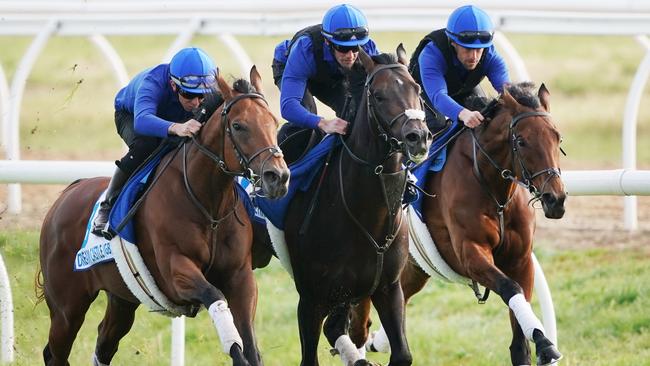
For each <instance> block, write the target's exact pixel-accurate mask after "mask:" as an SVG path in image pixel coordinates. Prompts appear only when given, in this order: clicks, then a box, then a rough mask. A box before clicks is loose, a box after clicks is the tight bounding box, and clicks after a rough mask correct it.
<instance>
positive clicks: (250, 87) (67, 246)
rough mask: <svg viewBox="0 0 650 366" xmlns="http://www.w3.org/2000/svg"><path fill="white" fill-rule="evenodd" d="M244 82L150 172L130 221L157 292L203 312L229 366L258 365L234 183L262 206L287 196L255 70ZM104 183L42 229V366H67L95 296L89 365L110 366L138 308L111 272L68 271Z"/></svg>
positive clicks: (108, 266) (59, 210) (58, 210)
mask: <svg viewBox="0 0 650 366" xmlns="http://www.w3.org/2000/svg"><path fill="white" fill-rule="evenodd" d="M250 80H251V82H250V83H249V82H248V81H246V80H243V79H240V80H237V81H236V82H235V83H234V84H233V88H234V89H233V88H231V87H230V86H229V85H228V84H227V83H226V82H225V81H224V80H223V79H222V78H221V77H219V78H218V86H219V90H220V92H221V94H222V96H223V98H224V100H225V102H224V104H223V105H221V106H220V107H219V109H217V111H216V112H215V113H214V114H212V116H211V117H210V118H209V120H208V121H207V122H206V123H205V124H204V126H203V128H202V129H201V131H200V133H199V134H198V135H197V136H196V137H193V138H192V139H188V140H187V141H185V142H184V144H183V145H182V146H181V147H180V148H179V150H182V153H178V154H172V153H171V152H170V153H169V154H168V155H167V156H166V157H165V158H163V160H162V163H161V164H160V166H161V167H162V166H164V165H165V164H166V163H169V164H168V165H167V166H166V169H161V168H160V167H159V168H158V169H159V170H160V171H158V172H157V173H156V176H157V181H156V183H155V184H154V185H153V186H152V187H151V189H150V191H149V193H148V194H147V195H146V196H145V198H144V202H143V204H142V206H141V207H140V208H139V209H138V211H137V213H136V215H135V231H136V236H137V240H138V248H139V250H140V253H141V254H142V257H143V260H144V263H145V264H146V265H147V267H148V268H149V270H150V271H151V275H152V276H153V278H154V279H155V282H156V284H157V286H158V287H159V288H160V291H162V293H163V294H164V295H165V296H166V297H167V298H168V299H169V300H170V301H171V302H173V303H174V304H177V305H179V306H188V307H191V308H194V309H196V310H197V311H198V308H199V307H200V305H203V306H205V308H206V309H208V311H209V313H210V316H211V318H212V319H213V322H214V325H215V328H217V331H218V334H219V337H220V339H221V342H222V346H223V349H224V352H226V353H228V354H230V356H231V357H232V359H233V365H261V364H262V360H261V356H260V353H259V350H258V348H257V344H256V340H255V332H254V329H253V319H254V315H255V307H256V304H257V286H256V283H255V280H254V277H253V271H252V266H251V245H252V229H251V223H250V220H249V218H248V216H247V214H246V211H245V209H244V207H243V205H242V203H241V201H240V200H238V199H237V196H236V195H237V193H236V191H235V189H234V186H233V185H234V184H235V183H234V178H233V176H235V175H242V174H245V172H253V175H254V176H257V177H258V178H259V181H261V187H262V189H263V191H264V193H265V194H266V195H267V196H268V197H271V198H277V197H281V196H283V195H285V194H286V191H287V184H288V178H289V170H288V168H287V166H286V164H285V162H284V159H283V158H282V154H281V152H280V150H279V148H278V147H277V140H276V133H277V127H278V120H277V119H276V117H275V116H274V115H273V114H272V113H271V111H270V110H269V108H268V106H267V104H266V101H265V100H264V98H263V96H262V94H260V93H261V91H262V89H261V79H260V76H259V73H258V72H257V70H256V68H255V67H253V68H252V69H251V73H250ZM248 174H250V173H248ZM107 182H108V180H107V179H106V178H94V179H85V180H79V181H76V182H74V183H73V184H71V185H70V186H69V187H67V188H66V189H65V191H64V192H63V193H62V194H61V196H60V197H59V198H58V200H57V201H56V202H55V203H54V205H53V206H52V208H51V209H50V210H49V212H48V213H47V216H46V217H45V221H44V222H43V227H42V230H41V241H40V264H41V269H42V275H43V284H42V286H41V287H40V290H42V291H43V292H42V296H41V298H42V297H44V298H45V300H46V302H47V305H48V307H49V309H50V319H51V324H50V333H49V340H48V343H47V345H46V346H45V348H44V350H43V357H44V361H45V364H47V365H66V364H67V359H68V356H69V354H70V350H71V347H72V343H73V341H74V339H75V336H76V334H77V332H78V330H79V328H80V327H81V325H82V323H83V321H84V316H85V313H86V311H87V310H88V307H89V306H90V304H91V303H92V302H93V301H94V300H95V298H96V297H97V295H98V294H99V292H100V290H104V291H106V292H107V296H108V305H107V308H106V313H105V316H104V319H103V320H102V322H101V324H100V325H99V329H98V333H99V334H98V338H97V343H96V348H95V355H94V363H95V364H96V365H108V364H110V362H111V359H112V358H113V356H114V355H115V353H116V351H117V348H118V343H119V341H120V339H121V338H122V337H123V336H124V335H126V334H127V333H128V331H129V329H130V328H131V326H132V324H133V321H134V316H135V314H134V313H135V310H136V308H137V307H138V305H139V301H138V299H137V298H136V297H135V296H134V295H133V294H132V293H131V292H130V291H129V289H128V288H127V286H126V285H125V282H124V281H123V280H122V277H121V276H120V273H119V272H118V268H117V266H116V264H115V262H108V263H103V264H99V265H95V266H94V267H92V268H91V269H90V270H87V271H81V272H75V271H73V267H72V266H73V263H74V261H75V253H76V251H77V249H79V248H78V246H79V244H80V243H81V242H82V240H83V238H84V232H85V230H86V225H87V222H88V215H89V214H90V212H91V211H92V207H93V204H94V202H95V201H96V200H97V198H98V197H99V195H100V194H101V193H102V191H103V190H104V189H105V188H106V185H107ZM71 284H74V285H71ZM226 300H227V301H228V302H227V303H226ZM231 309H232V312H231ZM195 314H196V311H194V313H193V314H188V315H190V316H193V315H195ZM233 318H234V320H233Z"/></svg>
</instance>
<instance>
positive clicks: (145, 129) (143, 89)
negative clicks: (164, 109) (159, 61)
mask: <svg viewBox="0 0 650 366" xmlns="http://www.w3.org/2000/svg"><path fill="white" fill-rule="evenodd" d="M164 82H165V81H162V82H161V81H160V80H156V78H154V77H150V76H147V77H145V78H144V80H143V81H142V84H141V85H140V87H139V88H138V91H137V93H136V95H135V105H134V108H133V109H134V111H133V116H134V121H133V123H134V125H133V127H134V129H135V132H136V133H138V134H140V135H145V136H155V137H160V138H165V137H167V136H168V131H169V127H170V126H171V125H172V123H173V122H170V121H167V120H165V119H162V118H160V117H158V116H157V115H156V113H157V112H158V108H159V105H160V103H161V101H162V100H164V98H165V93H166V90H165V89H164V88H165V85H164V84H161V83H164Z"/></svg>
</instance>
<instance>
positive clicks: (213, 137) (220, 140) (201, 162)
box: [180, 108, 236, 207]
mask: <svg viewBox="0 0 650 366" xmlns="http://www.w3.org/2000/svg"><path fill="white" fill-rule="evenodd" d="M220 116H221V108H220V109H218V110H217V111H216V112H215V113H214V114H213V117H211V118H210V120H208V122H206V123H205V125H204V126H203V127H202V128H201V133H200V134H199V135H198V136H197V137H196V141H197V142H198V143H199V144H201V145H203V146H204V147H205V148H207V149H208V150H209V151H211V152H212V153H213V154H215V155H216V156H218V157H219V158H221V159H224V160H225V159H226V157H225V156H224V155H225V154H226V151H227V150H226V149H229V148H230V147H229V144H228V142H227V140H228V138H227V137H225V136H224V133H225V131H224V129H223V123H224V121H223V120H222V118H221V117H220ZM188 144H189V145H187V146H186V147H185V148H186V149H187V151H186V153H187V156H186V157H184V156H182V155H183V154H181V157H180V158H181V174H187V181H188V183H189V185H190V187H191V189H192V191H193V192H194V194H195V195H196V196H197V198H198V199H199V200H200V201H201V202H202V203H203V204H205V205H212V206H214V207H218V206H219V205H220V204H221V202H222V201H223V200H224V199H227V198H228V197H231V195H230V192H231V191H232V189H230V187H231V186H232V184H234V178H233V177H232V176H230V175H228V174H226V173H225V172H224V171H223V169H221V168H220V167H219V164H218V162H217V161H215V160H213V159H212V158H210V157H209V156H208V155H207V154H206V153H204V152H202V151H200V149H199V147H198V146H197V144H196V143H189V142H188ZM224 144H225V148H224ZM182 159H186V169H185V173H182V169H183V161H182ZM229 168H234V167H229ZM235 169H236V168H235Z"/></svg>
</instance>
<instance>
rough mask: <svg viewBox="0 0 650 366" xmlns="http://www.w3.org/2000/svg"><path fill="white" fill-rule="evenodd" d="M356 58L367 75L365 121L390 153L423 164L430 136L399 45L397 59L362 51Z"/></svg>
mask: <svg viewBox="0 0 650 366" xmlns="http://www.w3.org/2000/svg"><path fill="white" fill-rule="evenodd" d="M359 59H360V60H361V64H362V65H363V67H364V69H365V70H366V73H367V75H368V76H367V78H366V83H365V96H364V100H365V103H366V106H367V108H366V112H367V116H368V117H369V118H368V121H369V122H371V121H374V122H375V123H376V130H377V131H378V132H379V136H380V137H381V138H383V139H384V140H385V141H387V142H388V143H389V145H390V146H391V152H392V151H401V152H402V153H404V154H405V155H406V159H407V160H410V161H413V162H416V163H418V162H420V161H422V160H423V159H424V158H426V156H427V153H428V149H429V145H430V143H431V133H430V132H429V129H428V128H427V126H426V123H425V122H424V110H423V109H422V102H421V100H420V86H419V85H418V84H417V83H416V82H415V80H413V78H412V77H411V75H410V74H409V72H408V69H407V67H406V65H407V63H408V62H407V58H406V51H405V50H404V48H403V47H402V44H400V45H399V46H398V47H397V57H395V56H394V55H391V54H381V55H377V56H373V57H371V56H369V55H368V54H367V53H365V52H364V50H363V49H362V48H361V49H360V50H359ZM371 123H372V122H371ZM366 143H367V142H366Z"/></svg>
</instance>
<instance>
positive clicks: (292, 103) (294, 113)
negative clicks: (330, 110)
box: [280, 36, 321, 128]
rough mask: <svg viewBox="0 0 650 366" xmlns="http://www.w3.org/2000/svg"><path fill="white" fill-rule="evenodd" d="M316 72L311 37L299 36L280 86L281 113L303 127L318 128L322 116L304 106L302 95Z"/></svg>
mask: <svg viewBox="0 0 650 366" xmlns="http://www.w3.org/2000/svg"><path fill="white" fill-rule="evenodd" d="M315 74H316V64H315V62H314V55H313V48H312V45H311V39H310V38H309V37H308V36H303V37H301V38H299V39H298V40H297V41H296V43H295V44H294V45H293V47H292V48H291V52H290V53H289V58H288V59H287V65H286V67H285V69H284V74H283V75H282V84H281V87H280V113H281V114H282V118H284V119H286V120H287V121H289V122H291V123H293V124H296V125H298V126H301V127H308V128H317V127H318V122H319V121H320V120H321V117H320V116H318V115H316V114H314V113H311V112H309V111H308V110H307V109H305V107H303V106H302V105H301V104H300V102H302V97H303V96H304V95H305V90H306V89H307V80H308V79H309V78H310V77H311V76H313V75H315Z"/></svg>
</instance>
